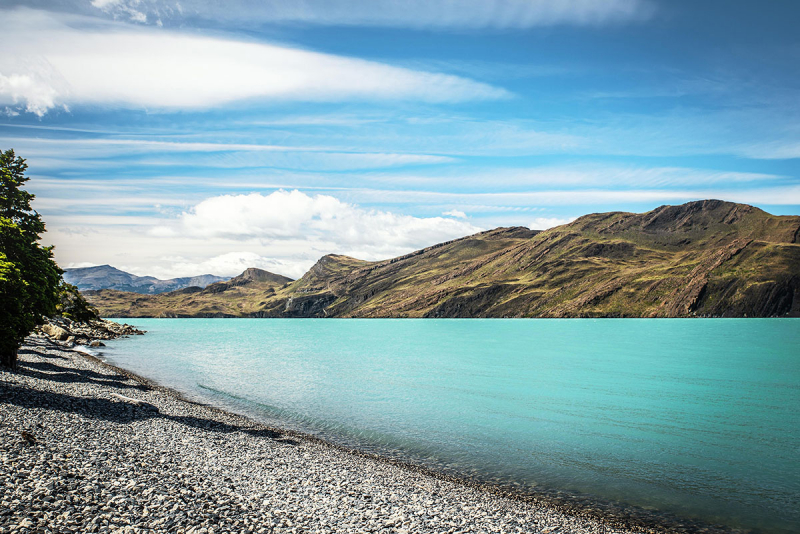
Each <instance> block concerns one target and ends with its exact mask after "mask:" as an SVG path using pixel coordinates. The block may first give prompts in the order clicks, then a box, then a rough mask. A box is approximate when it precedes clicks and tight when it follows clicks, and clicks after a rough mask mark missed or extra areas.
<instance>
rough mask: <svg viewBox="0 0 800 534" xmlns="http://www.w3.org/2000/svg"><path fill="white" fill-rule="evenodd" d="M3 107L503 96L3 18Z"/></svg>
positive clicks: (134, 32)
mask: <svg viewBox="0 0 800 534" xmlns="http://www.w3.org/2000/svg"><path fill="white" fill-rule="evenodd" d="M0 13H2V17H0V21H2V22H0V30H1V31H0V48H2V50H3V52H4V53H3V56H2V57H0V104H6V105H7V104H22V105H23V106H24V107H25V109H26V110H27V111H30V112H33V113H36V114H37V115H40V116H41V115H43V114H44V113H45V112H46V111H47V110H49V109H52V108H53V107H55V106H58V105H64V104H70V103H80V104H103V105H113V106H123V107H133V108H154V109H205V108H211V107H215V106H221V105H224V104H228V103H231V102H236V101H243V100H254V99H261V100H283V101H285V100H300V101H338V100H347V99H356V98H358V99H373V100H387V99H388V100H414V101H424V102H440V103H441V102H459V101H467V100H476V99H478V100H480V99H497V98H506V97H508V96H509V93H508V92H507V91H505V90H504V89H501V88H497V87H493V86H490V85H488V84H485V83H481V82H477V81H474V80H470V79H467V78H462V77H459V76H453V75H449V74H442V73H436V72H426V71H419V70H412V69H407V68H401V67H395V66H392V65H388V64H384V63H379V62H376V61H367V60H362V59H357V58H350V57H344V56H336V55H332V54H324V53H319V52H312V51H308V50H301V49H298V48H291V47H288V46H282V45H277V44H266V43H258V42H249V41H242V40H234V39H226V38H220V37H208V36H204V35H198V34H192V33H183V32H177V31H168V30H163V29H154V28H141V27H132V26H129V25H124V24H117V23H107V22H106V23H98V22H97V21H95V20H92V19H88V18H86V17H77V16H61V17H58V16H56V15H52V14H47V13H44V12H40V11H33V10H29V9H17V10H13V11H0Z"/></svg>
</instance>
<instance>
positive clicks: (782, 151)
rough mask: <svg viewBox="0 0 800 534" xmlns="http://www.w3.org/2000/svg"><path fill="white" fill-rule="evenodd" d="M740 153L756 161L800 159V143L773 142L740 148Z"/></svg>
mask: <svg viewBox="0 0 800 534" xmlns="http://www.w3.org/2000/svg"><path fill="white" fill-rule="evenodd" d="M739 152H740V153H741V154H742V155H744V156H746V157H748V158H754V159H797V158H800V141H773V142H767V143H755V144H752V145H745V146H742V147H740V149H739Z"/></svg>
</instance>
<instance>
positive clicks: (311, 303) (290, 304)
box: [283, 294, 336, 317]
mask: <svg viewBox="0 0 800 534" xmlns="http://www.w3.org/2000/svg"><path fill="white" fill-rule="evenodd" d="M335 300H336V297H335V296H334V295H331V294H323V295H307V296H298V297H291V298H289V299H288V300H287V301H286V305H285V307H284V310H283V315H284V316H285V317H327V316H328V314H327V313H326V311H325V308H327V307H328V306H330V305H331V304H333V301H335Z"/></svg>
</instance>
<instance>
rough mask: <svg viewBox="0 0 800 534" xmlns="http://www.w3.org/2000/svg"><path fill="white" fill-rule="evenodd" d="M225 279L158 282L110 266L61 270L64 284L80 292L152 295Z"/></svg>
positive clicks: (208, 276)
mask: <svg viewBox="0 0 800 534" xmlns="http://www.w3.org/2000/svg"><path fill="white" fill-rule="evenodd" d="M227 279H228V278H225V277H222V276H214V275H213V274H201V275H200V276H191V277H184V278H172V279H170V280H159V279H158V278H154V277H152V276H136V275H134V274H131V273H126V272H125V271H121V270H119V269H117V268H115V267H112V266H110V265H98V266H97V267H81V268H78V269H65V271H64V281H65V282H67V283H69V284H72V285H75V286H77V287H78V289H79V290H81V291H88V290H97V289H115V290H117V291H128V292H131V293H146V294H156V293H166V292H168V291H175V290H177V289H183V288H185V287H190V286H195V287H201V288H202V287H206V286H207V285H209V284H213V283H214V282H220V281H224V280H227Z"/></svg>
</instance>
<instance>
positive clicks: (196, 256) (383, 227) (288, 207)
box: [45, 191, 483, 278]
mask: <svg viewBox="0 0 800 534" xmlns="http://www.w3.org/2000/svg"><path fill="white" fill-rule="evenodd" d="M117 219H118V220H117ZM47 220H48V222H51V223H52V224H51V225H50V231H49V232H48V233H47V234H45V240H46V242H47V243H48V244H51V243H52V244H55V245H56V258H57V260H58V261H59V262H60V263H62V264H63V265H69V264H78V263H79V262H94V263H95V264H103V263H108V264H111V265H114V266H115V267H118V268H121V269H124V270H127V271H129V272H133V273H135V274H140V275H145V274H148V275H153V276H157V277H161V278H171V277H175V276H193V275H197V274H201V273H207V272H208V273H212V274H218V275H224V276H235V275H237V274H239V273H241V272H242V271H243V270H244V269H246V268H247V267H259V268H262V269H267V270H269V271H272V272H276V273H279V274H284V275H286V276H291V277H295V278H296V277H300V276H302V275H303V273H305V271H307V270H308V269H309V268H310V267H311V266H312V265H313V264H314V263H315V262H316V261H317V260H318V259H319V258H320V257H322V256H323V255H325V254H333V253H335V254H347V255H349V256H353V257H356V258H360V259H365V260H381V259H386V258H392V257H395V256H399V255H402V254H406V253H408V252H411V251H414V250H417V249H420V248H423V247H426V246H429V245H433V244H436V243H440V242H442V241H447V240H450V239H455V238H459V237H463V236H466V235H470V234H473V233H476V232H479V231H481V230H483V228H481V227H478V226H475V225H473V224H470V223H468V222H466V221H463V220H456V219H452V218H446V217H413V216H410V215H404V214H399V213H393V212H389V211H379V210H369V209H364V208H361V207H359V206H356V205H352V204H348V203H345V202H342V201H340V200H339V199H337V198H334V197H332V196H327V195H307V194H305V193H302V192H299V191H275V192H273V193H271V194H268V195H261V194H250V195H223V196H217V197H211V198H208V199H205V200H203V201H201V202H198V203H197V204H196V205H195V206H194V207H193V208H191V209H189V210H187V211H185V212H183V214H182V215H180V216H178V217H175V218H161V219H149V220H150V224H149V225H148V218H147V217H141V218H140V217H124V216H107V215H105V216H101V215H91V216H89V215H87V216H76V215H62V216H52V217H51V216H47Z"/></svg>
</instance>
